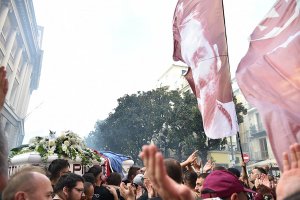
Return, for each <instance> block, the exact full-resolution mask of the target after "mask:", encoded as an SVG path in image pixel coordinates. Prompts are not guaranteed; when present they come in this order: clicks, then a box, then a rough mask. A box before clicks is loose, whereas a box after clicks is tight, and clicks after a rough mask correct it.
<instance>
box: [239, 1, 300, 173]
mask: <svg viewBox="0 0 300 200" xmlns="http://www.w3.org/2000/svg"><path fill="white" fill-rule="evenodd" d="M299 12H300V1H299V0H279V1H277V2H276V4H275V5H274V7H273V8H272V9H271V10H270V11H269V13H268V14H267V16H266V18H265V19H264V20H263V21H262V22H261V23H260V24H259V25H258V26H257V27H256V28H255V30H254V32H253V33H252V35H251V38H250V47H249V50H248V52H247V54H246V55H245V57H244V58H243V59H242V60H241V62H240V64H239V66H238V69H237V72H236V77H237V81H238V84H239V87H240V88H241V90H242V92H243V94H244V95H245V97H246V99H247V101H248V102H250V103H251V104H252V105H254V106H255V107H257V109H258V111H259V113H260V115H261V117H262V121H263V124H264V127H265V128H266V131H267V134H268V136H269V139H270V143H271V147H272V150H273V153H274V155H275V157H276V160H277V162H278V164H279V166H280V167H282V152H284V151H288V148H289V145H291V144H293V143H295V142H300V56H299V55H300V16H299Z"/></svg>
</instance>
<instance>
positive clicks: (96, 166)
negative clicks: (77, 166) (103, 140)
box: [88, 165, 102, 178]
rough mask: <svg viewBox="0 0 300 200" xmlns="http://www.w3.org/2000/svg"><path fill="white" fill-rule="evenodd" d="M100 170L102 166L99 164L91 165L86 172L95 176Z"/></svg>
mask: <svg viewBox="0 0 300 200" xmlns="http://www.w3.org/2000/svg"><path fill="white" fill-rule="evenodd" d="M101 172H102V168H101V166H100V165H94V166H93V167H91V168H90V169H89V171H88V173H92V174H94V177H95V178H96V177H97V176H98V175H99V174H100V173H101Z"/></svg>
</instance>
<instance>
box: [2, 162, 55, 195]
mask: <svg viewBox="0 0 300 200" xmlns="http://www.w3.org/2000/svg"><path fill="white" fill-rule="evenodd" d="M44 173H45V172H44V171H43V170H42V169H41V168H39V167H33V166H31V167H26V168H24V169H22V170H21V171H19V172H18V173H16V174H15V175H13V176H12V177H11V178H10V180H9V182H8V184H7V186H6V188H5V189H4V191H3V194H2V197H3V200H22V199H29V200H34V199H39V200H48V199H52V194H53V189H52V186H51V182H50V180H49V179H48V177H47V176H46V175H45V174H44Z"/></svg>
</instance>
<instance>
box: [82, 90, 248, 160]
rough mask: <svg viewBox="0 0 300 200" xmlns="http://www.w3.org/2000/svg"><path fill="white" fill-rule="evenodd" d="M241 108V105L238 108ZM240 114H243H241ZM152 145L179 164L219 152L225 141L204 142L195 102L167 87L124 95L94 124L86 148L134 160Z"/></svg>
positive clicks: (205, 139)
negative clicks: (193, 154) (190, 157)
mask: <svg viewBox="0 0 300 200" xmlns="http://www.w3.org/2000/svg"><path fill="white" fill-rule="evenodd" d="M239 106H242V105H239ZM242 112H243V111H242ZM151 141H152V142H154V143H155V144H156V145H157V146H158V147H159V148H160V149H161V151H163V153H164V154H165V155H168V154H169V153H171V154H175V155H172V156H174V157H177V159H178V160H181V159H182V158H183V157H187V156H188V155H190V153H191V152H193V151H195V150H199V152H200V155H201V156H202V158H203V159H204V160H206V156H207V151H209V150H214V149H222V148H223V147H224V145H225V144H226V140H223V139H222V140H208V138H207V137H206V135H205V134H204V130H203V124H202V118H201V114H200V112H199V109H198V105H197V100H196V98H195V96H194V95H193V94H191V93H190V92H189V91H188V92H184V93H181V92H179V91H177V90H172V91H169V90H168V88H167V87H163V88H157V89H155V90H150V91H146V92H141V91H139V92H137V93H136V94H132V95H128V94H126V95H124V96H123V97H121V98H119V99H118V106H117V107H116V108H115V109H114V111H113V112H112V113H110V114H109V116H108V117H107V118H106V119H105V120H103V121H98V122H96V124H95V130H94V131H92V132H90V134H89V136H88V137H87V138H86V142H87V145H88V146H90V147H92V148H95V149H97V150H109V151H113V152H116V153H121V154H124V155H130V156H132V157H133V159H134V160H136V161H137V160H138V154H139V151H140V150H141V148H142V146H143V145H144V144H148V143H150V142H151Z"/></svg>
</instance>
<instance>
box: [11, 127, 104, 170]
mask: <svg viewBox="0 0 300 200" xmlns="http://www.w3.org/2000/svg"><path fill="white" fill-rule="evenodd" d="M55 134H56V132H54V131H51V130H50V133H49V136H46V137H40V136H36V137H34V138H32V139H31V140H30V141H29V144H28V145H22V146H20V147H17V148H14V149H11V150H10V151H11V152H10V158H12V157H14V156H15V155H19V154H23V153H27V152H33V151H35V152H38V153H39V154H40V156H41V158H42V161H43V162H46V161H47V160H48V156H52V155H57V156H58V158H68V159H71V160H76V158H80V159H81V163H82V164H83V165H92V162H93V161H98V162H100V163H103V161H102V160H101V157H100V156H99V155H98V154H97V152H96V151H94V150H91V149H89V148H87V146H86V145H85V143H84V141H83V140H82V139H81V138H80V137H79V136H78V135H77V134H76V133H73V132H72V131H64V132H62V133H61V135H60V136H59V137H56V136H55Z"/></svg>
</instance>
